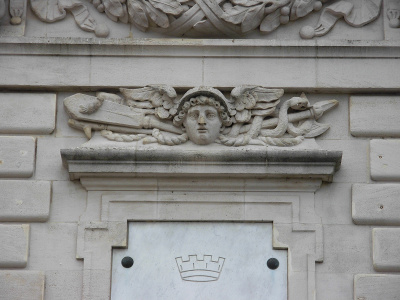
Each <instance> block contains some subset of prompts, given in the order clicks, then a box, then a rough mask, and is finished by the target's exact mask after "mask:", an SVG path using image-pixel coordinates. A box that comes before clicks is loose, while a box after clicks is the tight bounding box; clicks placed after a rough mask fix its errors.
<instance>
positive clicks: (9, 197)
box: [0, 180, 51, 222]
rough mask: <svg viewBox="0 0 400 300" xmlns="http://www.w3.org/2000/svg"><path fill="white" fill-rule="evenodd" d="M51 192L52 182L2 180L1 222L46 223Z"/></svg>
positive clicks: (0, 196)
mask: <svg viewBox="0 0 400 300" xmlns="http://www.w3.org/2000/svg"><path fill="white" fill-rule="evenodd" d="M50 190H51V184H50V181H26V180H0V191H1V193H0V221H20V222H41V221H46V220H47V219H48V217H49V210H50Z"/></svg>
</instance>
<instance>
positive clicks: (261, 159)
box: [61, 147, 342, 182]
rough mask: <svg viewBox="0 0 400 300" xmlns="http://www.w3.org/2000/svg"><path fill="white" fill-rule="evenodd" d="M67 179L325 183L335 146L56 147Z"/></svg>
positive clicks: (337, 155)
mask: <svg viewBox="0 0 400 300" xmlns="http://www.w3.org/2000/svg"><path fill="white" fill-rule="evenodd" d="M61 156H62V159H63V163H64V165H65V166H66V167H67V168H68V172H69V175H70V179H71V180H75V179H79V178H82V177H187V176H194V177H210V178H211V177H236V178H238V177H240V178H310V179H321V180H322V181H327V182H331V181H332V179H333V175H334V173H335V172H336V171H337V170H338V169H339V167H340V164H341V159H342V152H341V151H328V150H318V149H313V150H280V149H278V150H269V149H268V148H262V149H257V148H256V149H254V148H253V149H252V148H249V147H242V148H222V149H221V148H219V147H218V148H214V149H213V148H204V147H198V148H197V149H190V150H189V149H182V148H178V147H174V148H173V150H172V149H171V148H168V147H165V148H164V149H154V148H153V149H151V148H145V147H144V148H137V149H96V150H94V149H90V148H76V149H62V150H61Z"/></svg>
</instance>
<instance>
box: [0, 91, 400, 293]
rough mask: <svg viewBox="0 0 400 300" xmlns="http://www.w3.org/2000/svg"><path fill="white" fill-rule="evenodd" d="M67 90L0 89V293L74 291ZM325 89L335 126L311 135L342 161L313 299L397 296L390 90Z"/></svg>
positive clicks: (321, 206)
mask: <svg viewBox="0 0 400 300" xmlns="http://www.w3.org/2000/svg"><path fill="white" fill-rule="evenodd" d="M68 95H70V94H69V93H64V92H59V93H50V92H48V93H36V92H24V93H15V92H13V93H4V92H3V93H1V94H0V111H1V116H2V119H1V120H0V132H1V137H0V159H1V164H0V176H1V178H2V179H1V181H0V190H1V194H0V200H1V201H0V207H1V209H0V221H1V224H0V240H1V243H0V245H1V246H0V254H1V255H0V268H1V271H0V277H1V280H0V299H43V298H44V299H57V300H59V299H66V300H73V299H80V298H81V290H82V261H79V260H77V259H75V255H76V234H77V222H78V221H79V216H80V215H81V214H82V213H83V212H84V210H85V205H86V201H85V200H86V192H85V190H84V189H83V188H82V187H81V185H80V184H79V182H71V181H69V179H68V173H67V171H66V170H65V169H64V168H63V166H62V164H61V158H60V152H59V151H60V149H61V148H67V147H73V146H79V145H80V144H82V143H83V142H84V141H86V139H85V138H84V137H83V133H82V132H79V131H77V130H74V129H71V128H69V127H68V125H67V122H66V121H67V116H66V114H65V112H64V109H63V107H62V100H63V99H64V98H65V97H66V96H68ZM318 97H321V95H318V94H310V95H309V98H310V100H311V101H313V100H314V99H316V98H318ZM324 97H329V98H335V99H337V100H339V101H340V104H339V107H338V109H337V110H336V111H333V112H332V113H331V114H330V115H328V116H326V117H324V118H326V119H325V120H324V121H326V122H330V123H332V124H333V126H332V128H331V129H330V131H328V132H327V133H326V134H325V135H324V136H322V137H321V138H320V139H319V140H318V143H319V145H320V146H321V147H322V148H325V149H330V150H342V151H343V162H342V167H341V169H340V171H339V172H338V173H337V174H336V175H335V177H334V182H333V183H326V184H324V185H323V187H322V188H321V189H320V190H319V191H318V192H317V194H316V211H317V213H318V214H319V215H320V216H321V217H322V222H323V227H324V228H323V229H324V244H325V260H324V262H323V263H320V264H317V266H316V272H317V276H316V278H317V282H316V289H317V299H321V300H322V299H324V300H328V299H329V300H330V299H332V300H333V299H335V300H336V299H352V298H353V292H354V299H356V300H362V299H378V298H379V299H399V295H400V289H399V285H398V282H399V281H398V279H399V278H400V277H399V276H400V260H399V257H400V256H399V254H398V249H399V246H400V228H398V227H397V226H399V225H400V218H399V216H400V204H399V203H400V202H399V201H398V193H399V191H400V185H398V184H396V183H390V184H389V183H388V182H393V181H396V180H398V179H399V176H400V173H399V166H398V151H397V148H398V143H399V140H397V139H395V138H389V137H391V136H393V135H396V134H398V132H397V131H393V130H394V129H393V128H392V127H393V126H394V127H395V126H397V125H396V122H397V123H398V114H397V112H398V111H399V108H400V107H398V105H397V104H396V103H397V102H396V100H397V98H396V97H395V96H390V97H389V96H383V95H378V96H368V97H367V96H363V95H349V94H336V95H326V94H325V95H324ZM366 102H367V103H369V105H370V106H369V105H365V103H366ZM376 103H379V107H378V108H377V106H376ZM16 107H18V112H16V110H15V108H16ZM371 107H374V109H372V108H371ZM371 118H373V119H376V120H378V121H379V122H376V123H374V124H371V122H370V119H371ZM4 120H6V121H4ZM367 124H368V126H366V125H367ZM392 124H393V126H392ZM363 125H364V126H363ZM363 128H365V129H363ZM393 132H394V133H393ZM370 136H373V138H371V137H370ZM377 137H382V138H377ZM353 287H354V288H353Z"/></svg>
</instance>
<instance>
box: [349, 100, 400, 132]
mask: <svg viewBox="0 0 400 300" xmlns="http://www.w3.org/2000/svg"><path fill="white" fill-rule="evenodd" d="M399 100H400V97H399V96H397V97H390V96H351V97H350V132H351V134H352V135H354V136H367V137H368V136H382V137H390V136H391V137H400V114H398V111H399V110H400V101H399ZM372 120H373V122H371V121H372Z"/></svg>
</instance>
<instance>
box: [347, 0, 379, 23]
mask: <svg viewBox="0 0 400 300" xmlns="http://www.w3.org/2000/svg"><path fill="white" fill-rule="evenodd" d="M381 7H382V0H362V1H354V9H353V11H352V13H351V14H349V15H345V16H344V18H345V20H346V22H347V23H349V24H350V25H352V26H355V27H361V26H364V25H366V24H368V23H369V22H372V21H373V20H375V19H376V18H377V17H379V14H380V11H381Z"/></svg>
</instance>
